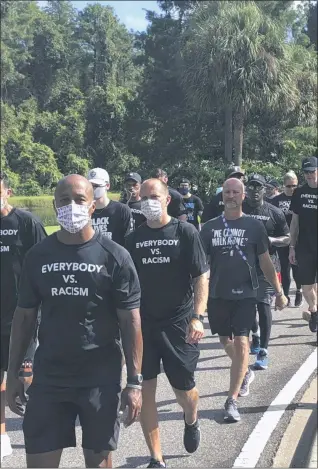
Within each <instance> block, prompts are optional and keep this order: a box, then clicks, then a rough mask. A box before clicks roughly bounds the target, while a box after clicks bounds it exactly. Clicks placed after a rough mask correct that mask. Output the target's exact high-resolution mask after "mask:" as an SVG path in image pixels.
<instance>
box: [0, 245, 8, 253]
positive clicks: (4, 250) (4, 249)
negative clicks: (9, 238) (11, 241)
mask: <svg viewBox="0 0 318 469" xmlns="http://www.w3.org/2000/svg"><path fill="white" fill-rule="evenodd" d="M0 252H10V246H0Z"/></svg>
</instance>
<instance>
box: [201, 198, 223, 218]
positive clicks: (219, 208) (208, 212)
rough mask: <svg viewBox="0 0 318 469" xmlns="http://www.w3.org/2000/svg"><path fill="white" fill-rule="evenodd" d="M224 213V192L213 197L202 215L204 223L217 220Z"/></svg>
mask: <svg viewBox="0 0 318 469" xmlns="http://www.w3.org/2000/svg"><path fill="white" fill-rule="evenodd" d="M223 211H224V202H223V192H219V193H218V194H217V195H215V196H213V197H212V199H211V201H210V202H209V203H208V204H206V205H205V207H204V210H203V213H202V219H201V221H202V223H206V222H207V221H209V220H212V219H213V218H216V217H218V216H220V215H221V214H222V212H223Z"/></svg>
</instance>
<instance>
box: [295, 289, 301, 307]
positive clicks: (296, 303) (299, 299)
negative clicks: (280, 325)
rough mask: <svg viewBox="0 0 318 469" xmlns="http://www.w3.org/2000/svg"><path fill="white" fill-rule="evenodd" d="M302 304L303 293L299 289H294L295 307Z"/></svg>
mask: <svg viewBox="0 0 318 469" xmlns="http://www.w3.org/2000/svg"><path fill="white" fill-rule="evenodd" d="M302 304H303V294H302V292H301V291H298V290H297V291H296V296H295V308H299V306H301V305H302Z"/></svg>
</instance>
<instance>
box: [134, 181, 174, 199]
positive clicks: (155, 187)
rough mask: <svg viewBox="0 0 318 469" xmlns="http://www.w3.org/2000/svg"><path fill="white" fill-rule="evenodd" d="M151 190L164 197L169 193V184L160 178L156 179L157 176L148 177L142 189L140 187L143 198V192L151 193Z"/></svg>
mask: <svg viewBox="0 0 318 469" xmlns="http://www.w3.org/2000/svg"><path fill="white" fill-rule="evenodd" d="M151 192H153V193H156V194H160V195H162V196H163V197H167V196H168V195H169V190H168V186H167V184H165V183H164V182H162V181H161V180H160V179H156V178H152V179H146V181H144V182H143V183H142V185H141V189H140V195H141V198H143V197H144V195H143V193H145V194H149V193H151ZM147 198H149V196H147Z"/></svg>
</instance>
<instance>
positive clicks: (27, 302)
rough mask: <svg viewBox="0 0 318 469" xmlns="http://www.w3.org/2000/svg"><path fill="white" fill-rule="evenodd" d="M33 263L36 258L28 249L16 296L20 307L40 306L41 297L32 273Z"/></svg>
mask: <svg viewBox="0 0 318 469" xmlns="http://www.w3.org/2000/svg"><path fill="white" fill-rule="evenodd" d="M35 263H36V259H35V257H34V255H33V252H32V251H31V252H30V251H29V252H28V254H27V255H26V256H25V259H24V263H23V267H22V272H21V277H20V284H19V297H18V306H19V307H20V308H38V307H39V306H40V303H41V298H40V295H39V292H38V290H37V287H36V284H35V280H34V275H33V273H34V265H35Z"/></svg>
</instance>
